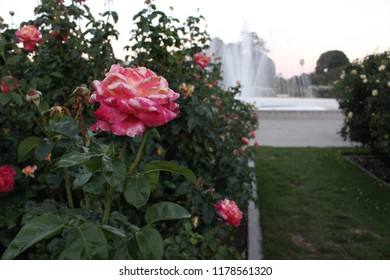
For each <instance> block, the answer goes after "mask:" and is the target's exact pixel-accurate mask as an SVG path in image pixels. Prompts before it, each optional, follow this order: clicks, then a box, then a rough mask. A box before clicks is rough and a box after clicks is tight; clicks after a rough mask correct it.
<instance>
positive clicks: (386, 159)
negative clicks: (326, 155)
mask: <svg viewBox="0 0 390 280" xmlns="http://www.w3.org/2000/svg"><path fill="white" fill-rule="evenodd" d="M346 157H347V158H348V159H349V160H350V161H352V162H353V163H355V164H356V165H357V166H359V167H360V168H362V169H364V170H365V171H367V172H368V173H370V174H371V175H373V176H374V177H377V178H378V179H379V180H381V181H383V182H384V183H386V184H390V156H375V155H348V156H346Z"/></svg>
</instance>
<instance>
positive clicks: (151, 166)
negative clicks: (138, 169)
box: [144, 161, 199, 187]
mask: <svg viewBox="0 0 390 280" xmlns="http://www.w3.org/2000/svg"><path fill="white" fill-rule="evenodd" d="M144 171H145V173H149V172H154V171H169V172H174V173H178V174H181V175H183V176H184V177H186V178H187V179H188V180H189V181H191V182H192V183H193V184H194V185H195V186H196V187H199V183H198V179H197V178H196V176H195V174H194V173H193V172H192V171H191V170H189V169H188V168H186V167H183V166H180V165H177V164H175V163H172V162H168V161H152V162H150V163H148V164H147V165H145V168H144Z"/></svg>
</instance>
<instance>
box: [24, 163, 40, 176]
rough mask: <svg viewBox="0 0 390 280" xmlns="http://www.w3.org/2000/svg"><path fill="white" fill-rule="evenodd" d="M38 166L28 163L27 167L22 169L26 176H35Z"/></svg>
mask: <svg viewBox="0 0 390 280" xmlns="http://www.w3.org/2000/svg"><path fill="white" fill-rule="evenodd" d="M37 169H38V167H37V166H36V165H33V166H31V165H27V166H26V167H25V168H23V169H22V173H23V174H24V175H25V176H26V177H32V178H34V177H35V176H34V173H35V171H37Z"/></svg>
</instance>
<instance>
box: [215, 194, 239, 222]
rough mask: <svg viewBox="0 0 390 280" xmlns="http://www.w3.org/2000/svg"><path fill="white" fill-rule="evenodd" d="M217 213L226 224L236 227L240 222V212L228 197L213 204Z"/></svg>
mask: <svg viewBox="0 0 390 280" xmlns="http://www.w3.org/2000/svg"><path fill="white" fill-rule="evenodd" d="M214 208H215V210H216V211H217V214H218V215H219V216H220V217H221V218H223V219H224V220H225V221H226V222H227V223H228V224H231V225H233V226H234V227H238V226H239V225H240V223H241V219H242V212H241V210H240V209H239V208H238V206H237V204H236V203H235V202H234V201H230V200H228V199H224V200H220V201H219V202H218V203H216V204H214Z"/></svg>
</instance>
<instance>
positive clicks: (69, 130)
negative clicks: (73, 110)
mask: <svg viewBox="0 0 390 280" xmlns="http://www.w3.org/2000/svg"><path fill="white" fill-rule="evenodd" d="M49 129H50V130H51V131H53V132H56V133H60V134H62V135H65V136H67V137H69V138H73V137H74V136H76V135H78V134H79V129H78V127H77V124H76V121H75V120H74V119H73V118H70V117H68V116H64V117H62V118H61V119H60V121H59V122H57V123H55V124H52V125H50V127H49Z"/></svg>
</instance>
